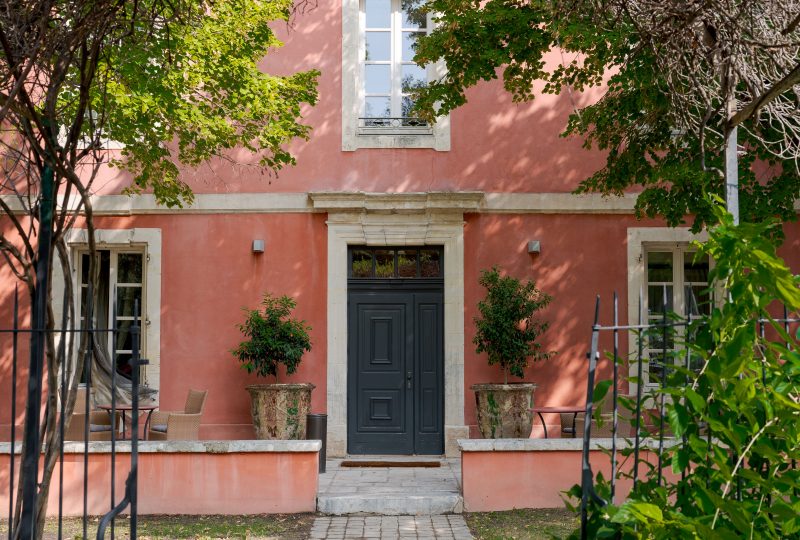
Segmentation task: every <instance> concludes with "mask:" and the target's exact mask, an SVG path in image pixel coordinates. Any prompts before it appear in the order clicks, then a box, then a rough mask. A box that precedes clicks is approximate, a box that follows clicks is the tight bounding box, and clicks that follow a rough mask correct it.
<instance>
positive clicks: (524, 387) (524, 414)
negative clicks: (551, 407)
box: [471, 383, 536, 439]
mask: <svg viewBox="0 0 800 540" xmlns="http://www.w3.org/2000/svg"><path fill="white" fill-rule="evenodd" d="M471 388H472V390H474V391H475V402H476V404H477V406H478V429H479V430H480V432H481V435H482V436H483V438H484V439H527V438H528V437H530V435H531V426H532V423H531V422H532V420H533V412H531V409H532V408H533V391H534V390H535V389H536V385H535V384H533V383H515V384H495V383H485V384H474V385H472V386H471Z"/></svg>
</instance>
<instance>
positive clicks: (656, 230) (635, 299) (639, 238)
mask: <svg viewBox="0 0 800 540" xmlns="http://www.w3.org/2000/svg"><path fill="white" fill-rule="evenodd" d="M707 239H708V233H707V232H705V231H703V232H701V233H699V234H694V233H692V232H691V231H690V230H689V229H688V228H686V227H676V228H672V227H628V234H627V245H628V324H629V325H636V324H639V295H640V292H641V291H642V290H643V288H644V286H645V283H646V281H645V280H646V272H647V269H646V268H645V257H644V252H645V250H646V249H647V248H648V247H650V246H658V245H661V246H663V245H665V244H680V245H683V246H685V245H688V244H689V243H690V242H694V241H698V242H704V241H706V240H707ZM628 350H629V351H635V350H636V339H635V336H634V335H633V332H629V333H628ZM629 375H630V376H631V377H636V363H635V362H631V363H630V366H629ZM628 384H629V390H628V393H630V394H633V393H635V392H636V387H637V384H636V383H635V382H630V383H628ZM644 388H645V389H647V388H653V386H652V385H645V387H644Z"/></svg>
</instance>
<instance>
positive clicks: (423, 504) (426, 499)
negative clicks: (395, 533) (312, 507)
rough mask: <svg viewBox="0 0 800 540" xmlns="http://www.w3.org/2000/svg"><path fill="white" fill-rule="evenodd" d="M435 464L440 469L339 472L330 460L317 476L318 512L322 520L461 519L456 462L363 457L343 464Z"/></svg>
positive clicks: (338, 464)
mask: <svg viewBox="0 0 800 540" xmlns="http://www.w3.org/2000/svg"><path fill="white" fill-rule="evenodd" d="M358 459H368V460H369V461H401V460H402V461H439V462H441V464H442V466H441V467H435V468H426V467H380V468H378V467H376V468H373V467H369V468H367V467H363V468H362V467H342V466H341V462H342V460H341V459H329V460H328V461H327V463H326V472H325V473H323V474H320V477H319V491H318V494H317V510H318V511H319V512H322V513H324V514H333V515H346V514H347V515H349V514H377V515H383V516H388V515H394V516H403V515H411V516H414V515H417V516H431V515H440V514H460V513H461V511H462V509H463V502H462V497H461V485H460V482H461V462H460V460H458V459H444V458H441V457H431V456H402V457H401V456H368V457H367V458H359V457H352V458H348V460H351V461H355V460H358Z"/></svg>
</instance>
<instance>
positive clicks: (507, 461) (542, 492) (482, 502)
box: [458, 439, 655, 512]
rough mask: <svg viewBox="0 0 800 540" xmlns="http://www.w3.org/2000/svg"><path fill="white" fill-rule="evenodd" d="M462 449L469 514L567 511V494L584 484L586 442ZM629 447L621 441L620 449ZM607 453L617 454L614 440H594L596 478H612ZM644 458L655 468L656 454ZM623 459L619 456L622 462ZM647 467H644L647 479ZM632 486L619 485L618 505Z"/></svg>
mask: <svg viewBox="0 0 800 540" xmlns="http://www.w3.org/2000/svg"><path fill="white" fill-rule="evenodd" d="M458 445H459V448H460V450H461V485H462V491H463V495H464V510H465V511H466V512H492V511H502V510H512V509H514V508H563V507H564V499H563V496H564V495H563V492H564V491H566V490H568V489H570V488H571V487H572V486H573V485H575V484H579V483H580V481H581V457H582V451H583V440H582V439H494V440H493V439H460V440H459V441H458ZM627 445H628V443H627V441H624V440H618V441H617V447H618V448H624V447H625V446H627ZM602 448H611V439H593V440H592V442H591V447H590V463H591V465H592V472H593V473H594V474H595V475H596V474H597V472H598V471H602V473H603V476H605V477H606V478H610V477H611V458H610V456H609V455H607V454H605V453H603V451H602ZM640 458H641V460H642V461H645V460H649V461H651V462H655V461H654V454H653V452H651V451H649V450H648V449H647V448H644V447H643V448H642V451H641V454H640ZM622 459H624V458H622V456H621V455H618V458H617V462H618V463H620V462H622ZM629 461H630V462H632V461H633V459H632V458H631V459H630V460H629ZM628 467H629V468H630V465H628ZM645 467H646V465H644V464H641V465H640V469H639V470H640V473H641V474H644V472H645V470H646V469H645ZM631 485H632V483H631V481H630V480H626V479H621V480H618V482H617V494H618V500H621V499H622V498H623V497H625V496H626V495H627V494H628V492H629V491H630V489H631Z"/></svg>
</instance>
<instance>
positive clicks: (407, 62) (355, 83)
mask: <svg viewBox="0 0 800 540" xmlns="http://www.w3.org/2000/svg"><path fill="white" fill-rule="evenodd" d="M424 4H425V0H343V2H342V150H345V151H351V150H357V149H359V148H433V149H436V150H441V151H446V150H449V149H450V122H449V117H442V118H439V119H437V121H436V123H435V124H433V125H428V124H427V123H425V122H424V121H422V120H420V119H419V118H415V117H413V116H412V114H413V113H412V112H411V109H412V107H413V98H412V97H411V95H412V92H413V91H414V90H415V89H417V88H419V87H421V86H424V85H426V84H427V83H428V81H430V80H432V79H433V78H437V77H439V76H441V75H442V74H443V65H442V64H441V63H439V64H436V65H432V66H427V67H426V68H423V67H421V66H419V65H417V64H416V63H415V62H414V54H415V44H416V42H417V40H418V39H419V37H420V36H423V35H425V34H426V33H427V32H428V31H429V30H430V29H431V27H432V16H431V15H430V14H429V13H427V12H426V11H425V10H424V9H423V7H424Z"/></svg>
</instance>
